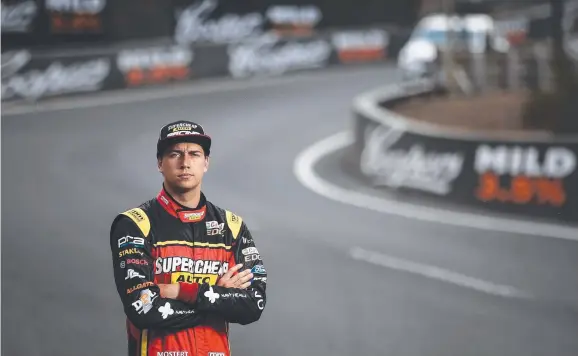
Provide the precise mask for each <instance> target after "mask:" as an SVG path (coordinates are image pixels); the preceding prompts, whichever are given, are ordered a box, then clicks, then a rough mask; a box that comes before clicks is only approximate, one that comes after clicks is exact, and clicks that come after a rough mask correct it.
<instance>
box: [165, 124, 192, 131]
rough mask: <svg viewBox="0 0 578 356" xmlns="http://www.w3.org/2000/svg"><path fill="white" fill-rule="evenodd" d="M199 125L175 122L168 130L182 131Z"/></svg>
mask: <svg viewBox="0 0 578 356" xmlns="http://www.w3.org/2000/svg"><path fill="white" fill-rule="evenodd" d="M197 127H198V126H197V125H193V124H189V123H186V122H181V123H178V124H174V125H171V126H169V127H168V128H167V130H168V131H171V130H172V131H181V130H189V131H190V130H191V129H196V128H197Z"/></svg>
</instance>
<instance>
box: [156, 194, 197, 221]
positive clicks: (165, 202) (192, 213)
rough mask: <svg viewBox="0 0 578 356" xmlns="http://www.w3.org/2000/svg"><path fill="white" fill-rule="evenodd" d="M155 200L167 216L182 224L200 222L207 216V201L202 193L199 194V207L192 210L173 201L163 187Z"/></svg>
mask: <svg viewBox="0 0 578 356" xmlns="http://www.w3.org/2000/svg"><path fill="white" fill-rule="evenodd" d="M157 200H158V202H159V203H160V204H161V206H162V207H163V208H164V209H165V210H166V211H167V212H168V213H169V214H171V215H172V216H173V217H175V218H177V219H179V220H181V221H182V222H184V223H195V222H199V221H202V220H204V219H205V215H206V214H207V200H206V198H205V195H204V194H203V192H201V199H200V200H199V205H198V206H197V207H196V208H194V209H192V208H187V207H186V206H183V205H181V204H179V203H178V202H177V201H176V200H175V199H173V197H171V195H170V194H169V192H167V191H166V190H165V187H164V185H163V188H162V189H161V191H160V192H159V194H158V195H157Z"/></svg>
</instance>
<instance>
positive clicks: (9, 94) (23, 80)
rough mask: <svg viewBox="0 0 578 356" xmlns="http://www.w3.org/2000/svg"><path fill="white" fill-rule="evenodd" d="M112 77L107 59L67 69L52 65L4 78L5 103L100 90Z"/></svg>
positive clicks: (83, 63) (72, 65)
mask: <svg viewBox="0 0 578 356" xmlns="http://www.w3.org/2000/svg"><path fill="white" fill-rule="evenodd" d="M109 73H110V61H109V59H107V58H100V59H94V60H90V61H86V62H77V63H72V64H67V65H64V64H62V63H61V62H59V61H56V62H52V63H50V65H49V66H48V68H46V69H44V70H40V69H31V70H28V71H26V72H24V73H20V74H15V75H13V76H10V77H8V78H2V100H5V99H11V98H14V97H23V98H26V99H38V98H41V97H47V96H53V95H58V94H67V93H75V92H91V91H97V90H100V88H101V87H102V85H103V82H104V80H105V79H106V77H107V76H108V74H109Z"/></svg>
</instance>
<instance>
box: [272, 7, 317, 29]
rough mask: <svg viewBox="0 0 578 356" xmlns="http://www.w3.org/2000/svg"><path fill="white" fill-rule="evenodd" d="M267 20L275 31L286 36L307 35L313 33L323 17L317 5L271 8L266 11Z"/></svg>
mask: <svg viewBox="0 0 578 356" xmlns="http://www.w3.org/2000/svg"><path fill="white" fill-rule="evenodd" d="M266 16H267V19H268V20H269V21H270V22H271V25H272V27H273V30H274V31H276V32H277V33H279V34H285V35H297V34H298V35H306V34H311V33H312V32H313V29H314V27H315V26H316V25H317V24H318V23H319V21H321V19H322V18H323V15H322V14H321V10H319V8H318V7H317V6H315V5H306V6H295V5H278V6H271V7H270V8H268V9H267V11H266Z"/></svg>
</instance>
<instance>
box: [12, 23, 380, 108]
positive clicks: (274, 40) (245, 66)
mask: <svg viewBox="0 0 578 356" xmlns="http://www.w3.org/2000/svg"><path fill="white" fill-rule="evenodd" d="M389 43H390V34H389V32H388V31H386V30H385V29H383V28H378V27H370V28H360V29H348V30H338V31H330V32H327V33H323V34H313V35H307V36H281V35H278V34H275V33H271V32H270V33H265V34H262V35H259V36H255V37H250V38H247V39H244V40H243V41H239V42H234V43H230V44H196V45H195V44H177V43H175V42H174V41H157V42H141V43H130V44H116V45H114V46H105V47H101V48H99V47H92V48H91V49H84V50H67V51H59V52H36V51H30V50H15V51H9V52H5V53H3V54H2V101H7V100H18V99H24V100H40V99H44V98H50V97H55V96H63V95H76V94H81V93H87V92H96V91H103V90H112V89H128V88H135V87H143V86H150V85H158V84H165V83H170V82H184V81H192V80H196V79H199V78H209V77H224V76H230V77H233V78H246V77H251V76H259V75H280V74H285V73H289V72H294V71H300V70H316V69H320V68H326V67H328V66H345V65H349V64H353V63H375V62H383V61H386V60H387V59H388V58H389Z"/></svg>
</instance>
